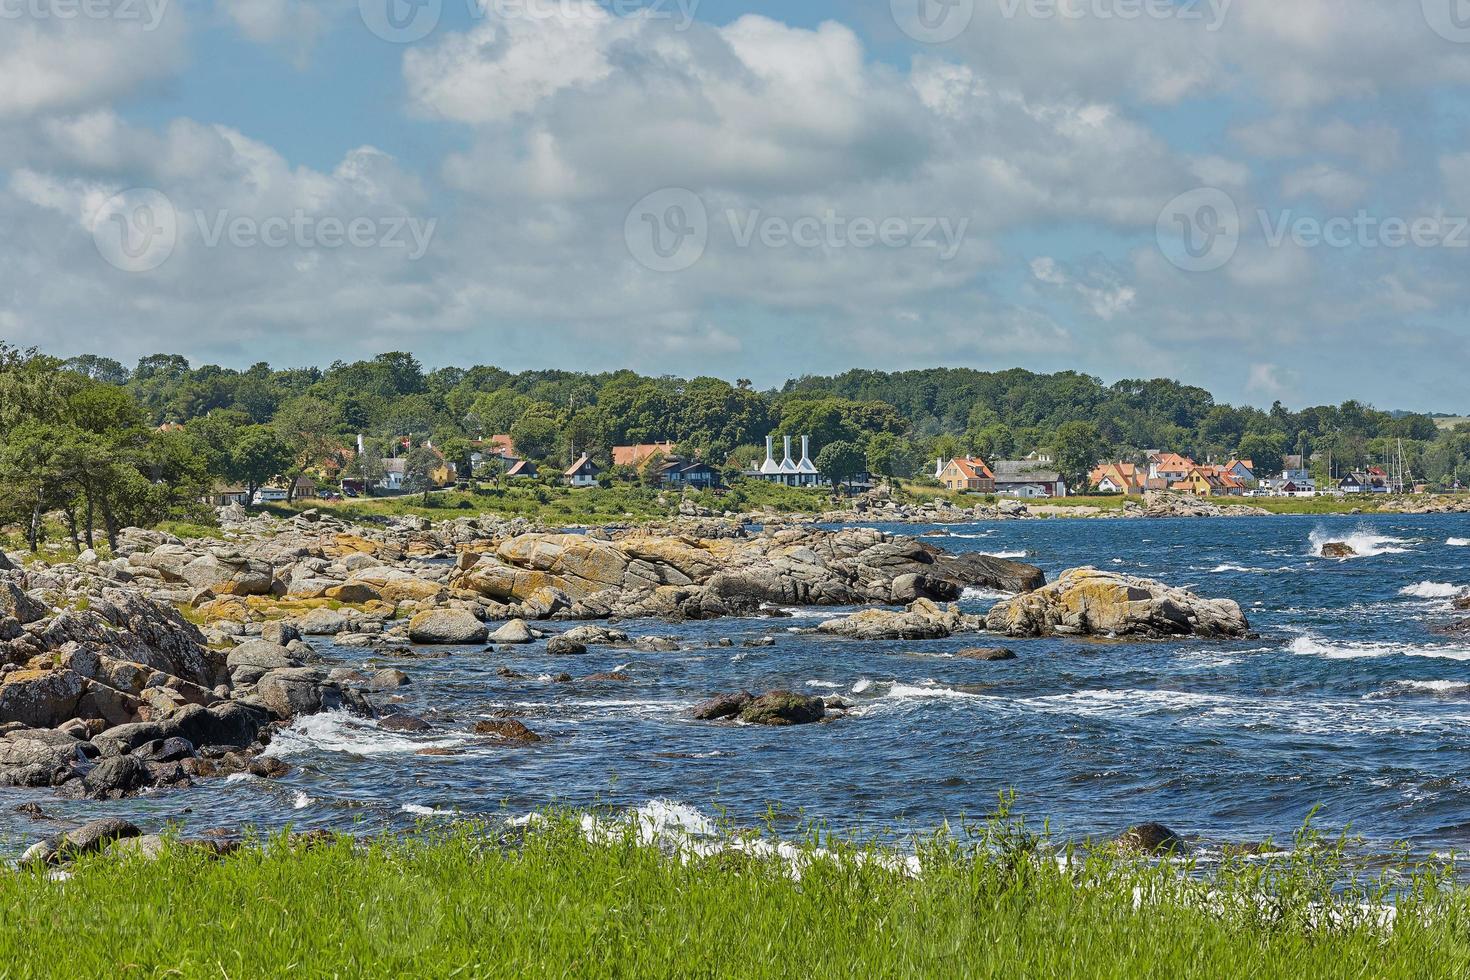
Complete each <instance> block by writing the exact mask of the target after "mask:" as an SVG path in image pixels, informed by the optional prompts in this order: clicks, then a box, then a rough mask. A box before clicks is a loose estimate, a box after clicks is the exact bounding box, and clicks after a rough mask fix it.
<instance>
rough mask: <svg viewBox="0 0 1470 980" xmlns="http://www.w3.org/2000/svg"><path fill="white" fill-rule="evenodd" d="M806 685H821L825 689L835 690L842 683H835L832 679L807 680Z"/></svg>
mask: <svg viewBox="0 0 1470 980" xmlns="http://www.w3.org/2000/svg"><path fill="white" fill-rule="evenodd" d="M806 686H807V687H820V688H822V689H823V690H827V691H835V690H837V689H838V688H839V687H841V686H842V685H841V684H834V683H832V682H831V681H807V682H806Z"/></svg>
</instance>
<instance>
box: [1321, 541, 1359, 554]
mask: <svg viewBox="0 0 1470 980" xmlns="http://www.w3.org/2000/svg"><path fill="white" fill-rule="evenodd" d="M1322 557H1323V558H1356V557H1358V553H1357V552H1356V551H1354V550H1353V546H1352V545H1350V544H1348V543H1347V542H1345V541H1329V542H1327V543H1326V544H1324V545H1323V546H1322Z"/></svg>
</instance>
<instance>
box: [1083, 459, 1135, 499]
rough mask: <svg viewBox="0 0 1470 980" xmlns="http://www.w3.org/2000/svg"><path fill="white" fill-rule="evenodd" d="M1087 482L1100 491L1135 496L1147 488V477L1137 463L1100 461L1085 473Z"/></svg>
mask: <svg viewBox="0 0 1470 980" xmlns="http://www.w3.org/2000/svg"><path fill="white" fill-rule="evenodd" d="M1087 482H1088V483H1090V484H1092V486H1094V487H1095V488H1097V490H1098V491H1099V492H1100V493H1122V494H1128V495H1131V496H1137V495H1139V494H1141V493H1143V491H1144V490H1146V489H1149V488H1148V486H1147V483H1148V477H1147V476H1146V475H1145V474H1144V472H1143V471H1142V470H1141V469H1140V468H1139V467H1138V464H1137V463H1123V462H1118V463H1102V464H1100V465H1098V466H1097V467H1096V468H1095V469H1094V470H1093V471H1092V472H1091V473H1088V474H1087Z"/></svg>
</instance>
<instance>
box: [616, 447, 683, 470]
mask: <svg viewBox="0 0 1470 980" xmlns="http://www.w3.org/2000/svg"><path fill="white" fill-rule="evenodd" d="M673 455H675V453H674V444H673V443H672V442H644V443H639V444H638V445H636V446H614V447H613V451H612V461H613V465H614V466H627V467H629V468H631V469H635V470H636V469H638V468H639V467H641V466H642V465H643V464H644V463H646V462H648V461H649V460H650V459H652V458H653V457H655V456H673Z"/></svg>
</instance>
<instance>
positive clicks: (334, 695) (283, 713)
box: [255, 667, 342, 718]
mask: <svg viewBox="0 0 1470 980" xmlns="http://www.w3.org/2000/svg"><path fill="white" fill-rule="evenodd" d="M255 694H256V696H257V697H258V698H260V700H261V702H262V703H263V704H264V705H265V706H266V707H267V708H269V709H270V710H271V711H272V712H274V713H275V715H276V717H278V718H295V717H297V716H299V715H314V714H317V713H318V712H322V711H331V710H334V709H337V708H340V707H342V692H341V689H340V688H338V687H337V685H335V684H331V683H329V682H328V681H327V679H326V675H325V674H323V673H321V672H320V671H318V670H314V669H312V668H311V667H286V668H283V669H281V670H272V671H269V672H268V673H266V674H265V675H264V676H263V677H261V678H260V680H258V681H256V682H255Z"/></svg>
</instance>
